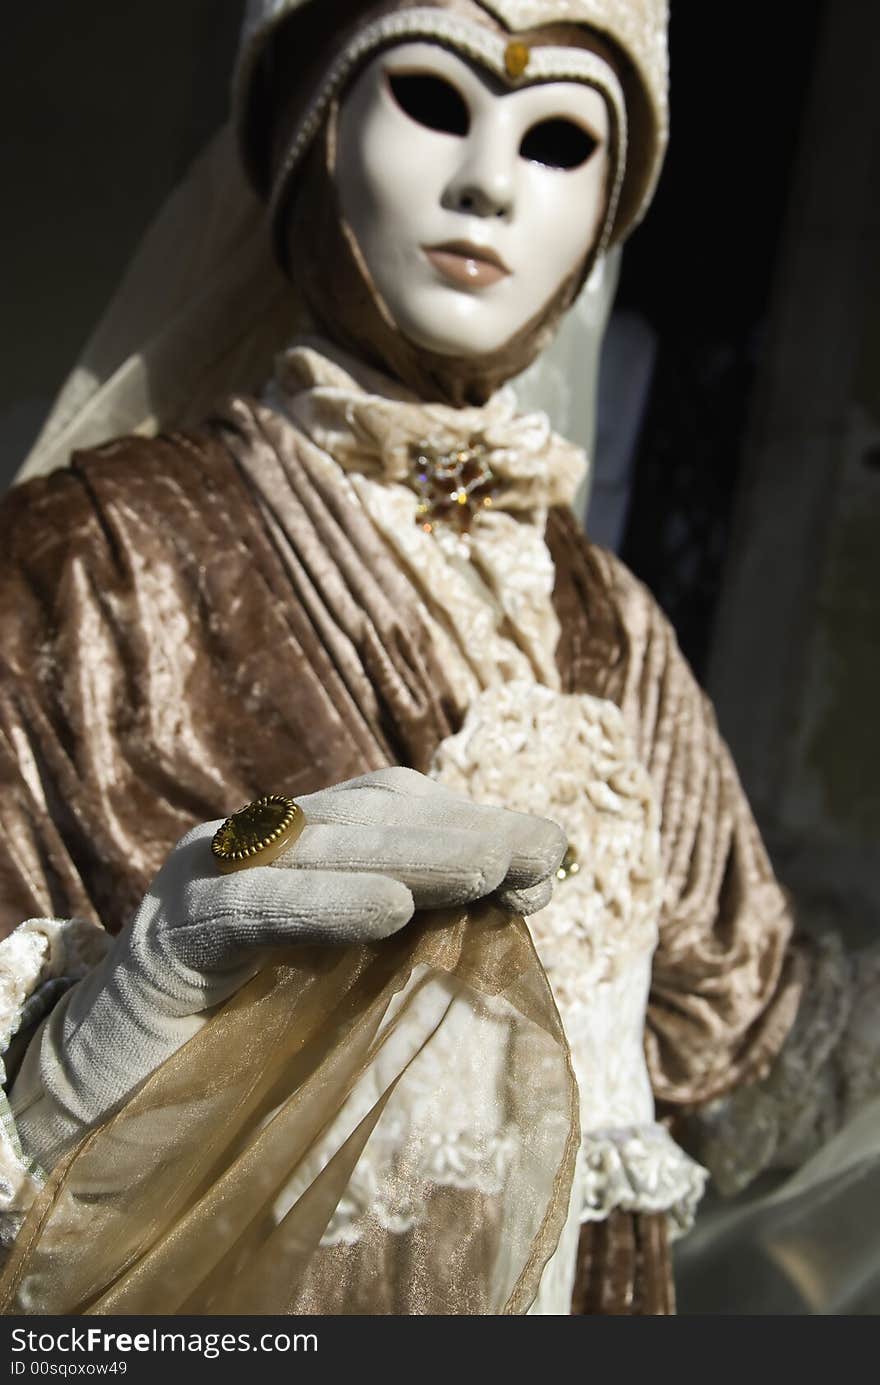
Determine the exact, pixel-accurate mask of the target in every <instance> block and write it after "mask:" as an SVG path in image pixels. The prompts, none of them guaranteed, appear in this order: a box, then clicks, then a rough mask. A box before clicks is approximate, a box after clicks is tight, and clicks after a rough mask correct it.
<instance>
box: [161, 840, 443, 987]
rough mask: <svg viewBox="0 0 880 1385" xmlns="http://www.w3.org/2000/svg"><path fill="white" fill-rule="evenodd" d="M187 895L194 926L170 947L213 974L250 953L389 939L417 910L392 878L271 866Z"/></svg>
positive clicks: (170, 940) (177, 929)
mask: <svg viewBox="0 0 880 1385" xmlns="http://www.w3.org/2000/svg"><path fill="white" fill-rule="evenodd" d="M187 893H188V898H187V901H186V904H187V912H186V914H185V917H186V918H187V920H188V922H187V923H186V924H183V925H177V926H173V927H170V928H169V930H168V933H167V936H166V946H167V947H168V948H169V949H170V950H171V951H173V953H174V955H175V956H176V957H177V958H178V960H180V961H181V962H183V963H184V965H186V966H189V967H192V968H194V969H195V970H205V971H214V970H219V969H222V968H224V967H226V966H228V965H230V964H238V963H239V962H240V961H241V957H242V954H243V952H246V951H247V950H248V949H250V948H266V947H272V946H275V945H277V944H279V943H310V942H323V943H352V942H372V941H374V940H376V939H378V938H386V937H388V936H389V935H390V934H392V933H396V932H397V930H398V929H399V928H402V927H403V925H404V924H405V923H407V922H408V921H409V920H410V919H411V918H412V915H413V911H414V907H415V906H414V903H413V897H412V895H411V894H410V892H409V890H408V889H407V888H406V886H405V885H403V884H401V882H400V881H399V880H392V879H390V878H389V877H388V876H385V875H372V874H353V873H350V872H348V871H317V870H316V871H293V870H277V869H273V868H272V867H271V866H255V867H253V868H252V869H251V870H245V871H238V872H236V873H235V874H234V875H229V876H224V877H221V878H220V879H214V880H210V881H208V880H197V881H193V882H191V886H190V889H189V890H188V892H187Z"/></svg>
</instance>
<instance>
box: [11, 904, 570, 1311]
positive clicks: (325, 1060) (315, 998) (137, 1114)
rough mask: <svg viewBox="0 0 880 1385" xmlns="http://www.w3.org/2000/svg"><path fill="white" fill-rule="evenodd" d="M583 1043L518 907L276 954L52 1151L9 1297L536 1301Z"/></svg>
mask: <svg viewBox="0 0 880 1385" xmlns="http://www.w3.org/2000/svg"><path fill="white" fill-rule="evenodd" d="M578 1126H579V1122H578V1111H577V1093H576V1088H575V1084H574V1079H573V1075H572V1071H571V1065H570V1060H569V1055H568V1049H567V1046H566V1042H565V1039H564V1036H563V1033H562V1029H561V1025H560V1022H559V1017H558V1014H557V1012H556V1007H555V1005H554V1002H553V999H552V995H551V993H550V990H549V987H548V985H547V981H546V977H545V976H544V973H543V971H542V969H541V967H540V964H539V963H538V960H537V958H536V956H535V953H534V950H533V948H532V944H531V940H530V938H529V934H528V931H527V929H526V927H525V925H524V924H522V923H521V922H520V921H514V922H511V921H510V920H509V918H508V917H507V916H504V915H501V914H499V913H497V912H496V911H494V910H492V909H490V908H486V907H484V908H482V909H480V910H477V911H474V912H473V913H472V914H470V915H461V914H458V915H454V916H450V915H446V914H444V915H440V914H437V915H432V916H426V917H423V918H422V919H420V921H419V922H417V923H415V924H413V925H411V926H410V927H408V928H406V929H404V930H403V931H402V932H401V933H400V934H399V935H398V936H397V937H396V938H393V939H390V940H387V941H385V942H383V943H382V944H379V945H371V946H363V947H356V948H354V947H353V948H346V949H344V950H334V949H330V948H326V947H324V948H318V947H308V948H306V947H301V948H298V949H291V950H290V952H288V953H285V954H284V955H283V956H279V957H278V959H276V960H274V961H273V963H272V965H270V966H267V967H266V968H265V969H264V970H262V971H261V972H260V973H259V974H258V975H257V976H256V977H254V979H253V980H252V981H251V982H250V983H249V985H247V986H246V987H245V988H244V989H243V990H242V991H240V992H239V994H238V995H237V996H236V997H235V998H234V999H233V1000H232V1001H230V1002H229V1003H228V1004H226V1005H225V1006H223V1007H222V1008H221V1009H220V1010H219V1011H218V1013H217V1014H215V1015H214V1016H213V1017H212V1019H211V1020H210V1021H209V1023H208V1024H207V1025H206V1027H205V1028H204V1029H203V1030H202V1031H201V1032H200V1033H199V1034H197V1035H196V1036H195V1038H194V1039H192V1040H191V1041H190V1042H189V1043H188V1044H187V1045H186V1046H185V1047H184V1048H183V1049H181V1050H180V1051H179V1052H178V1053H177V1054H176V1055H175V1056H174V1057H173V1058H172V1059H170V1060H169V1061H168V1062H167V1063H166V1064H165V1065H164V1066H163V1067H162V1068H160V1069H159V1070H158V1072H156V1073H155V1074H154V1075H153V1077H152V1078H151V1079H150V1080H149V1081H148V1082H147V1083H146V1084H145V1085H144V1086H143V1087H142V1088H141V1090H140V1091H139V1092H138V1093H137V1094H136V1095H135V1096H134V1097H133V1098H132V1099H131V1100H130V1101H129V1102H128V1103H127V1104H126V1105H125V1106H124V1107H123V1108H122V1109H121V1110H120V1111H119V1112H118V1113H117V1114H116V1115H115V1116H114V1117H113V1118H111V1119H110V1120H109V1121H108V1122H107V1123H105V1124H104V1125H103V1126H102V1127H100V1128H99V1129H97V1130H95V1131H94V1132H92V1133H91V1134H90V1135H89V1136H88V1137H87V1138H86V1139H85V1140H84V1141H83V1142H82V1143H81V1144H80V1146H79V1147H78V1149H77V1150H75V1151H74V1152H73V1153H72V1154H71V1155H70V1156H68V1157H67V1158H66V1159H65V1160H64V1161H62V1164H61V1165H59V1167H58V1168H57V1169H56V1170H55V1171H54V1173H53V1175H52V1177H51V1179H50V1180H49V1182H48V1184H47V1186H46V1188H45V1189H44V1190H43V1192H42V1194H41V1196H40V1197H39V1199H38V1200H37V1202H36V1204H35V1205H34V1207H33V1208H32V1210H31V1212H30V1214H29V1216H28V1219H27V1221H26V1223H25V1225H24V1227H23V1229H22V1231H21V1233H20V1235H19V1237H18V1239H17V1241H16V1244H15V1247H14V1249H13V1251H12V1254H11V1257H10V1260H9V1262H8V1263H7V1266H6V1269H5V1273H4V1275H3V1278H2V1282H0V1301H2V1306H3V1309H4V1311H5V1312H7V1313H55V1314H58V1313H95V1314H116V1313H132V1314H137V1313H144V1314H176V1313H192V1314H225V1313H245V1314H275V1313H328V1314H331V1313H332V1314H352V1313H354V1314H368V1313H395V1314H479V1313H522V1312H525V1311H526V1309H527V1308H528V1306H529V1304H530V1303H531V1301H532V1299H533V1297H534V1294H535V1292H536V1289H537V1285H538V1282H539V1280H540V1276H541V1273H542V1270H543V1267H544V1265H545V1263H546V1261H547V1259H548V1258H549V1256H550V1255H551V1254H552V1253H553V1251H554V1249H555V1247H556V1243H557V1240H558V1237H559V1233H560V1231H561V1228H562V1226H563V1223H564V1221H565V1216H566V1212H567V1208H568V1202H569V1194H570V1188H571V1180H572V1175H573V1167H574V1157H575V1150H576V1146H577V1131H578Z"/></svg>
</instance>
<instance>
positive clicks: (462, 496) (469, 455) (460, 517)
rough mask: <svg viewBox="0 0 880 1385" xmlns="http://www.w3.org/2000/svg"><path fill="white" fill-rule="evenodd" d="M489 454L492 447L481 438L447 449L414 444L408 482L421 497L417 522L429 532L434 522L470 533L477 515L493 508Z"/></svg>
mask: <svg viewBox="0 0 880 1385" xmlns="http://www.w3.org/2000/svg"><path fill="white" fill-rule="evenodd" d="M488 457H489V448H488V447H487V446H486V444H485V443H483V442H480V441H479V440H478V439H471V441H470V442H469V443H468V444H467V445H466V446H464V447H456V448H452V449H451V450H448V451H443V450H442V449H440V448H436V447H430V446H428V445H426V444H424V443H419V444H417V445H414V446H413V447H412V449H411V458H412V470H411V473H410V478H409V484H410V485H411V487H412V489H413V490H414V491H415V492H416V494H417V495H418V497H419V504H418V508H417V510H416V523H417V524H419V525H420V526H421V527H422V528H423V529H424V530H425V532H426V533H427V534H430V533H431V531H432V530H433V528H434V526H435V524H446V525H449V526H450V527H451V528H454V529H456V530H457V531H458V533H460V534H467V533H469V532H470V528H471V525H472V523H473V521H474V517H475V515H477V514H478V512H479V511H480V510H487V509H489V508H490V507H491V505H492V500H493V493H494V490H495V485H496V480H495V476H494V474H493V472H492V468H491V467H490V465H489V461H488Z"/></svg>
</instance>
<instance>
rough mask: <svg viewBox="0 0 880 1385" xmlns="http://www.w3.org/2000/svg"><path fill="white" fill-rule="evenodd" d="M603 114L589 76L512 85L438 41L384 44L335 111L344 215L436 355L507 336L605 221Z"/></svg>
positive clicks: (400, 309) (373, 269) (545, 299)
mask: <svg viewBox="0 0 880 1385" xmlns="http://www.w3.org/2000/svg"><path fill="white" fill-rule="evenodd" d="M609 161H610V160H609V116H608V109H607V106H606V102H605V98H604V97H603V96H602V94H601V93H600V92H599V91H598V90H596V89H595V88H593V87H591V86H588V85H587V84H586V83H584V82H575V81H550V82H544V83H536V84H534V85H530V86H522V87H518V88H517V89H516V90H515V91H509V90H507V89H506V88H504V87H503V86H502V84H501V83H500V82H499V81H498V80H497V79H495V78H494V77H493V76H491V75H490V74H488V73H486V72H484V71H482V70H481V69H479V68H477V67H475V66H471V65H470V64H469V63H467V62H465V61H464V60H463V59H462V58H459V57H458V56H456V55H455V54H454V53H452V52H450V51H449V50H448V49H445V48H442V47H440V46H439V45H438V44H433V43H404V44H400V45H399V46H397V47H394V48H391V49H387V50H385V51H384V52H382V53H381V54H380V55H379V56H377V57H376V58H374V59H373V61H372V62H371V63H369V65H368V66H367V67H366V68H365V69H364V71H363V72H362V73H361V74H360V76H359V77H358V78H357V80H356V81H355V82H354V83H353V85H352V87H351V88H350V90H349V91H348V93H347V94H346V96H345V99H344V101H343V103H342V108H341V111H340V117H339V138H338V147H337V157H336V181H337V187H338V190H339V196H340V202H341V207H342V212H343V215H344V217H345V219H346V221H347V222H348V224H349V226H350V227H351V230H352V231H353V233H354V235H355V238H356V240H357V242H358V245H359V246H360V249H361V253H362V254H363V256H364V259H365V261H366V264H367V268H368V269H369V271H370V274H371V275H372V278H373V281H374V283H375V285H376V288H377V289H378V291H379V293H380V294H381V296H382V298H383V299H384V301H385V303H386V305H387V307H388V308H389V310H390V311H391V313H392V315H393V317H394V320H395V322H396V324H397V326H398V327H399V328H400V330H401V331H402V332H403V333H404V334H405V335H406V336H407V337H408V338H409V339H410V340H411V341H413V342H414V343H416V344H417V345H419V346H423V347H426V348H427V349H428V350H431V351H435V352H438V353H441V354H443V355H450V356H454V355H458V354H461V355H465V356H468V357H473V356H480V355H483V354H488V353H491V352H493V351H497V350H498V349H499V348H501V347H503V346H504V345H506V343H507V342H509V341H510V340H511V338H512V337H514V336H515V335H516V333H517V332H518V331H519V330H520V329H521V328H522V327H524V326H525V324H526V323H527V322H529V321H530V320H531V319H532V318H533V317H535V316H536V315H537V314H538V313H539V312H540V311H541V309H542V308H543V307H544V306H545V305H546V304H547V303H549V301H550V300H551V299H552V298H553V296H554V294H555V293H556V291H557V290H558V289H559V288H560V286H561V285H562V284H563V282H564V281H565V280H566V279H567V278H568V277H569V275H571V274H572V273H573V272H574V271H575V270H576V269H577V267H578V265H580V264H581V263H582V261H583V260H584V258H585V256H586V255H587V254H588V252H589V251H590V249H591V248H592V247H593V245H594V243H595V240H596V238H597V236H598V235H599V233H600V229H601V226H602V221H603V217H604V213H605V208H606V201H607V181H608V173H609Z"/></svg>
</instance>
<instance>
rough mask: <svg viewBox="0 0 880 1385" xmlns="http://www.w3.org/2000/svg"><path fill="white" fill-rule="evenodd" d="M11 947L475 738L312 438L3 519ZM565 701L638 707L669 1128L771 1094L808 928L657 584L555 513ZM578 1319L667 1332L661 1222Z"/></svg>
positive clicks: (165, 465) (227, 414)
mask: <svg viewBox="0 0 880 1385" xmlns="http://www.w3.org/2000/svg"><path fill="white" fill-rule="evenodd" d="M0 533H2V544H3V552H4V555H5V560H4V563H3V568H2V573H0V630H2V648H0V659H2V679H0V815H2V827H3V837H2V846H0V928H2V933H3V935H5V934H7V933H8V932H9V931H11V930H12V929H13V928H15V927H16V925H17V924H18V923H20V922H21V921H22V920H23V919H26V918H29V917H34V916H52V917H62V918H63V917H71V916H88V917H92V918H95V919H97V920H99V921H100V922H101V923H102V924H103V925H104V926H105V927H106V928H107V929H109V930H110V931H111V932H116V931H118V930H119V929H120V928H121V927H122V926H123V925H124V923H125V922H126V919H127V917H128V916H129V914H130V913H131V912H132V910H133V909H134V907H135V906H136V904H137V903H138V901H139V900H140V898H141V896H142V894H143V892H144V889H145V887H146V886H147V884H148V882H149V881H150V879H151V877H152V876H153V874H154V873H155V872H156V871H157V870H158V868H159V866H160V865H161V863H162V861H163V860H164V858H165V856H166V855H167V853H168V851H169V849H170V847H171V846H172V845H173V844H174V843H175V842H176V841H177V840H178V838H179V837H181V836H182V835H183V834H184V833H185V832H186V831H187V830H188V829H189V828H190V827H191V826H193V825H194V824H195V823H197V822H200V821H205V820H208V819H212V818H217V817H222V816H224V815H226V814H227V813H228V812H229V811H231V810H233V809H235V808H237V807H238V806H240V804H241V803H243V802H245V801H247V800H249V799H251V798H253V797H256V796H257V795H259V794H261V793H265V792H273V791H280V792H284V793H289V794H292V795H297V794H302V793H308V792H310V791H312V790H316V789H319V788H322V787H324V786H326V785H329V784H333V783H336V782H339V781H341V780H344V779H347V778H350V777H352V776H354V775H358V774H361V773H364V772H366V771H368V770H370V769H374V768H378V767H381V766H383V765H387V764H392V763H399V764H405V765H409V766H412V767H414V768H416V769H419V770H425V769H427V767H428V766H429V764H430V761H431V757H432V754H433V752H434V750H435V748H436V746H437V745H438V743H439V742H440V741H441V740H442V739H443V738H444V737H446V736H447V735H450V734H451V733H453V732H454V731H456V730H457V729H458V725H457V713H456V710H455V701H454V699H453V697H452V695H451V691H450V689H449V688H448V687H447V685H446V683H445V680H444V675H443V671H442V669H441V668H440V667H438V665H437V660H436V657H435V655H434V654H433V653H432V650H431V647H430V643H429V641H428V639H427V638H426V637H425V636H423V635H422V634H421V633H420V631H421V626H420V623H419V621H418V620H417V619H415V618H413V616H412V603H413V596H412V591H411V588H409V586H408V585H407V583H406V581H405V580H404V579H403V578H402V575H401V573H400V572H399V570H398V568H397V566H396V564H395V562H394V560H393V558H392V557H391V556H390V554H389V552H388V550H387V549H386V548H385V547H384V546H383V544H382V542H381V540H380V539H379V537H378V536H377V534H376V531H375V530H374V529H373V527H372V526H371V524H370V522H369V521H368V519H367V518H366V516H365V515H364V514H363V513H362V512H361V511H359V510H358V509H357V508H356V507H355V506H354V505H353V504H352V503H351V501H350V500H349V499H348V498H347V496H346V494H345V493H344V491H343V489H342V488H341V487H340V486H338V485H336V484H334V482H333V481H332V480H329V479H328V477H327V475H326V474H325V473H323V472H322V473H320V474H318V473H317V472H316V471H315V469H314V467H313V466H311V465H310V463H309V461H308V459H307V457H306V455H305V454H304V453H303V451H302V449H300V448H299V447H298V434H297V432H296V430H295V429H294V427H293V426H292V425H291V424H289V423H287V422H286V421H285V420H283V419H281V418H280V417H278V416H275V415H272V416H269V415H268V414H267V411H266V410H265V409H263V408H259V407H257V406H255V405H254V404H253V403H252V402H251V401H249V400H247V399H241V398H239V399H234V400H233V401H231V403H230V404H229V405H228V406H227V407H226V409H225V410H224V411H223V413H222V414H221V415H218V416H217V417H216V418H214V419H212V420H211V421H210V422H209V423H208V424H206V425H205V426H204V427H203V428H201V429H198V430H195V431H192V432H189V433H186V434H184V433H175V434H171V435H169V436H163V437H160V438H157V439H151V440H147V439H141V438H126V439H122V440H119V441H116V442H112V443H109V444H107V445H106V446H104V447H101V448H98V449H95V450H94V451H91V452H87V453H81V454H78V455H76V456H75V457H74V459H73V462H72V465H71V467H70V469H69V470H66V471H63V472H59V473H55V474H53V475H52V476H50V477H48V478H40V479H37V480H34V481H31V482H29V483H28V484H26V485H24V486H21V487H19V488H17V489H15V490H13V491H12V492H10V494H9V495H8V496H7V497H6V499H5V501H4V502H3V505H2V506H0ZM547 539H548V544H549V546H550V550H551V553H552V555H553V558H554V561H555V564H556V589H555V594H554V601H555V605H556V608H557V612H558V614H559V617H560V621H561V625H562V638H561V641H560V645H559V651H558V663H559V668H560V674H561V679H562V689H563V691H565V692H585V693H592V694H594V695H596V696H600V697H606V698H609V699H611V700H612V701H614V702H615V703H617V704H618V705H619V706H620V707H621V708H622V710H623V713H624V716H625V718H626V720H627V722H628V725H629V729H630V732H631V734H632V736H633V737H634V740H635V743H636V746H637V748H638V752H639V754H640V756H641V758H642V759H643V761H644V763H645V764H646V766H647V767H648V769H649V771H650V772H651V775H652V777H653V781H654V784H655V787H656V791H657V795H658V799H659V802H660V804H661V811H662V841H663V863H664V872H665V882H666V888H665V902H664V908H663V914H662V918H661V924H660V942H659V946H658V949H657V952H656V955H655V960H654V970H653V986H652V992H651V998H650V1004H649V1010H648V1023H647V1029H646V1036H645V1043H646V1050H647V1057H648V1062H649V1068H650V1072H651V1076H652V1081H653V1085H654V1091H655V1095H656V1098H657V1102H658V1108H659V1111H660V1114H661V1116H669V1117H670V1118H672V1117H674V1116H675V1115H676V1113H684V1112H687V1111H688V1110H690V1109H693V1108H694V1107H697V1106H699V1105H700V1104H702V1103H704V1102H706V1101H708V1100H710V1099H712V1098H714V1097H716V1096H719V1095H721V1094H723V1093H725V1092H727V1091H729V1090H730V1089H731V1088H733V1087H734V1086H736V1085H737V1084H740V1083H743V1082H748V1081H753V1080H755V1079H756V1078H757V1077H760V1076H761V1075H762V1074H763V1073H764V1072H765V1071H766V1069H767V1067H768V1065H769V1063H770V1062H771V1060H772V1058H773V1057H774V1055H775V1054H776V1052H777V1051H778V1049H779V1047H780V1045H781V1043H782V1041H783V1039H784V1038H785V1035H786V1033H787V1032H788V1030H789V1028H790V1026H791V1023H792V1020H793V1017H794V1014H795V1011H796V1007H797V1002H798V995H799V990H800V980H799V971H798V962H797V956H796V953H795V952H794V951H793V950H792V948H791V947H790V945H789V944H790V935H791V921H790V918H789V914H788V911H787V907H786V902H785V899H784V896H783V894H782V892H781V890H780V888H779V886H778V885H777V883H776V881H775V879H774V877H773V874H772V870H771V868H770V865H769V863H768V860H767V857H766V854H765V852H764V850H763V847H762V845H761V842H760V839H759V836H758V833H757V830H756V828H755V826H754V823H753V820H752V817H751V814H750V811H749V808H748V805H747V803H746V801H745V798H744V795H743V793H742V790H741V788H740V786H739V782H738V780H737V777H736V773H735V770H734V768H733V766H732V763H731V760H730V756H729V753H728V751H727V750H726V747H725V746H724V744H723V742H722V740H721V738H720V736H719V734H718V731H717V728H716V725H715V721H714V717H713V714H712V710H711V707H710V705H709V704H708V702H707V700H706V698H705V697H704V696H703V694H702V693H701V692H700V690H699V688H698V687H697V685H696V683H695V682H694V680H693V677H692V675H691V674H690V672H689V670H688V668H687V666H686V664H685V663H684V660H683V659H682V656H681V654H680V652H679V651H678V649H677V646H676V643H675V639H674V636H673V634H672V632H671V630H670V627H669V625H668V623H667V622H666V620H665V619H664V617H663V616H662V614H661V613H660V611H659V609H658V608H657V606H656V604H655V603H654V601H653V600H652V598H651V597H650V595H649V594H648V593H647V592H646V591H645V589H644V588H643V587H642V586H641V585H640V584H639V583H638V582H636V580H635V579H634V578H633V577H632V576H631V574H629V573H628V571H627V570H626V569H625V568H623V567H622V565H621V564H620V563H618V562H617V561H616V560H615V559H614V558H612V557H611V556H610V555H608V554H605V553H602V552H600V551H599V550H596V549H595V548H593V547H592V546H591V545H590V544H589V543H588V542H587V540H586V539H585V538H584V537H583V535H582V534H581V533H580V531H579V529H578V527H577V525H576V523H575V521H574V519H573V517H572V515H571V513H570V512H569V511H563V510H554V511H551V514H550V519H549V524H548V533H547ZM573 1311H576V1312H585V1313H597V1312H598V1313H632V1312H636V1313H654V1314H656V1313H666V1312H671V1311H673V1295H672V1287H671V1276H670V1264H669V1254H668V1249H667V1245H666V1232H665V1219H664V1218H662V1217H649V1216H644V1215H631V1214H626V1213H617V1214H614V1215H613V1216H612V1217H611V1218H610V1219H609V1221H608V1222H606V1223H602V1224H597V1225H594V1226H592V1227H589V1228H587V1229H585V1232H584V1235H583V1237H582V1242H581V1256H580V1269H579V1275H578V1281H577V1284H576V1289H575V1298H574V1304H573Z"/></svg>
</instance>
